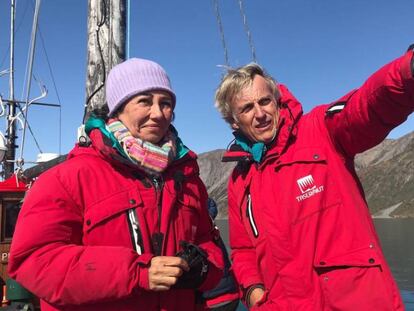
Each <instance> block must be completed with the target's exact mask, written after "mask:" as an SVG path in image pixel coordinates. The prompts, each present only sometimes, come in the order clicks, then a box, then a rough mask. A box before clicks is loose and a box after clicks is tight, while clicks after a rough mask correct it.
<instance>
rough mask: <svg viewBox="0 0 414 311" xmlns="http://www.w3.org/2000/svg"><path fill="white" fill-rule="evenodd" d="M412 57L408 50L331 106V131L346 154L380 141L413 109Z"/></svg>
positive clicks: (331, 134) (328, 118) (327, 114)
mask: <svg viewBox="0 0 414 311" xmlns="http://www.w3.org/2000/svg"><path fill="white" fill-rule="evenodd" d="M412 58H413V51H409V52H407V53H406V54H405V55H403V56H402V57H400V58H398V59H396V60H394V61H393V62H391V63H389V64H388V65H386V66H384V67H382V68H381V69H380V70H378V71H377V72H376V73H374V74H373V75H372V76H371V77H370V78H369V79H368V80H367V81H366V82H365V83H364V84H363V85H362V87H361V88H359V89H358V90H356V91H354V92H352V93H350V94H349V95H348V96H346V97H345V98H343V99H342V100H339V103H338V102H337V103H334V104H333V105H332V106H331V107H330V108H328V110H327V112H326V117H325V120H326V125H327V128H328V131H329V133H330V136H331V138H332V139H333V141H334V143H335V144H336V146H337V147H338V148H339V150H341V151H342V152H343V153H344V154H345V155H346V156H349V157H353V156H354V155H355V154H357V153H360V152H363V151H365V150H367V149H369V148H371V147H373V146H375V145H377V144H379V143H380V142H381V141H382V140H384V139H385V137H386V136H387V135H388V133H389V132H390V131H391V130H392V129H393V128H394V127H396V126H398V125H399V124H401V123H402V122H404V121H405V120H406V119H407V117H408V115H409V114H410V113H412V112H413V110H414V79H413V72H412V68H411V66H412ZM343 104H345V106H343ZM341 105H342V107H344V108H343V109H342V110H341V108H342V107H341Z"/></svg>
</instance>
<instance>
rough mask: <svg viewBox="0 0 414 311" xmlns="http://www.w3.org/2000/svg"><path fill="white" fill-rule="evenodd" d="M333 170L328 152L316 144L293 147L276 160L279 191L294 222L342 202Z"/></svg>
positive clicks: (303, 219) (301, 220)
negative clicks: (314, 145)
mask: <svg viewBox="0 0 414 311" xmlns="http://www.w3.org/2000/svg"><path fill="white" fill-rule="evenodd" d="M331 170H332V168H330V167H329V161H328V157H327V155H326V152H325V151H324V150H323V149H322V148H317V147H309V148H302V149H297V150H293V151H291V152H289V153H287V154H286V155H284V156H282V157H281V159H280V161H278V162H277V163H276V166H275V171H276V174H277V175H278V186H279V188H278V189H277V191H278V192H280V193H283V195H281V198H282V202H281V203H282V204H283V206H286V208H287V209H288V214H289V219H290V221H291V223H292V224H293V225H296V224H298V223H301V222H303V221H306V220H307V219H309V218H312V217H313V216H317V215H319V214H320V213H321V212H322V211H324V210H325V209H328V208H331V207H334V206H336V205H337V204H338V203H339V202H340V196H339V194H338V191H337V187H336V185H335V182H334V176H335V174H332V171H331Z"/></svg>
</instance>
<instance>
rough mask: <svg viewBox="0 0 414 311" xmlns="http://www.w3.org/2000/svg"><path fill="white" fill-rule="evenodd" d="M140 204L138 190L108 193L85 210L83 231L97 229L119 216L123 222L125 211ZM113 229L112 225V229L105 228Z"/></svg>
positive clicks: (88, 231)
mask: <svg viewBox="0 0 414 311" xmlns="http://www.w3.org/2000/svg"><path fill="white" fill-rule="evenodd" d="M141 205H142V200H141V197H140V196H139V192H137V191H133V190H132V189H127V190H125V191H122V192H117V193H113V194H110V195H108V196H107V197H104V198H102V200H100V201H98V202H96V203H94V204H92V205H91V206H89V207H88V208H87V209H86V210H85V216H84V226H83V227H84V233H87V234H88V233H90V232H91V231H93V230H97V229H99V227H101V226H103V227H104V226H106V224H109V223H110V222H112V221H116V220H117V219H118V218H120V217H122V219H123V222H124V223H125V219H126V218H127V216H126V212H127V211H128V210H130V209H135V208H136V207H138V206H141ZM114 229H115V228H114V227H112V229H111V228H109V227H108V228H107V229H106V230H108V231H111V230H114ZM113 232H114V231H112V234H113Z"/></svg>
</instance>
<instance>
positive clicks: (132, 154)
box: [107, 119, 177, 175]
mask: <svg viewBox="0 0 414 311" xmlns="http://www.w3.org/2000/svg"><path fill="white" fill-rule="evenodd" d="M107 128H108V130H109V131H110V132H111V133H112V134H113V135H114V136H115V138H116V139H117V140H118V141H119V143H120V144H121V146H122V148H123V150H124V152H125V154H126V156H127V157H128V158H129V160H131V162H133V163H135V164H136V165H138V166H139V167H140V168H141V169H142V170H144V171H145V172H147V173H148V174H151V175H160V174H161V173H162V172H163V171H164V170H165V169H166V168H167V167H168V165H169V164H170V162H171V161H173V160H174V158H175V154H176V139H177V138H176V136H175V135H174V133H173V132H172V131H171V130H168V132H167V134H166V135H165V137H164V138H163V139H162V140H161V142H160V145H159V146H158V145H154V144H152V143H150V142H147V141H143V140H141V139H139V138H136V137H133V136H132V134H131V133H130V132H129V130H128V129H127V128H126V127H125V125H124V124H123V123H122V122H121V121H119V120H117V119H112V120H109V122H108V123H107Z"/></svg>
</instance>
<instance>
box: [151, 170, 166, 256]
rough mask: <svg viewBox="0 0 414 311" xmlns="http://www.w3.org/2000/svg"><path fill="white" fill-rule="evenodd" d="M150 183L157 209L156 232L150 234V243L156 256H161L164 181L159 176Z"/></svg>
mask: <svg viewBox="0 0 414 311" xmlns="http://www.w3.org/2000/svg"><path fill="white" fill-rule="evenodd" d="M152 184H153V185H154V191H155V200H156V204H157V210H158V232H155V233H154V234H153V235H152V245H153V250H154V253H155V254H156V255H157V256H161V255H162V245H163V242H164V235H163V234H162V233H161V213H162V191H163V187H164V183H163V181H162V179H161V177H159V178H156V177H153V178H152Z"/></svg>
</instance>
